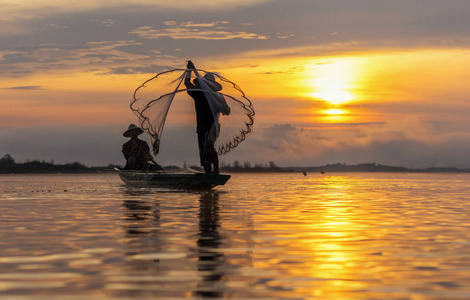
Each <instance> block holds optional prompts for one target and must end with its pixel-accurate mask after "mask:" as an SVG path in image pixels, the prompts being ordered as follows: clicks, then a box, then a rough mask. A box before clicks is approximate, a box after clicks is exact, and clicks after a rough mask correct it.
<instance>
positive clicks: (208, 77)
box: [203, 73, 222, 92]
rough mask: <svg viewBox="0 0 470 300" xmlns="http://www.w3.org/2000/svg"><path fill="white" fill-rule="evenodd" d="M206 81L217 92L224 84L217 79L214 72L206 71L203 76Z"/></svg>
mask: <svg viewBox="0 0 470 300" xmlns="http://www.w3.org/2000/svg"><path fill="white" fill-rule="evenodd" d="M203 79H204V82H205V83H206V84H207V85H208V86H209V87H210V88H211V89H212V90H213V91H215V92H218V91H220V90H221V89H222V85H220V83H218V82H217V81H215V76H214V74H212V73H206V75H204V77H203Z"/></svg>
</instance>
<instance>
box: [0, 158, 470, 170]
mask: <svg viewBox="0 0 470 300" xmlns="http://www.w3.org/2000/svg"><path fill="white" fill-rule="evenodd" d="M190 167H191V168H192V169H195V170H198V171H201V172H202V169H201V168H199V167H197V166H190ZM115 168H122V167H121V166H120V165H108V166H103V167H87V166H85V165H84V164H81V163H78V162H74V163H69V164H54V163H53V162H45V161H37V160H35V161H26V162H24V163H16V162H14V160H13V159H12V158H11V159H9V158H8V157H7V159H5V157H3V158H1V159H0V174H87V173H98V172H99V171H106V170H108V171H110V170H114V169H115ZM164 169H166V170H175V169H178V167H177V166H166V167H164ZM220 170H221V172H224V173H295V172H300V173H302V172H305V173H346V172H349V173H354V172H356V173H359V172H381V173H470V169H460V168H455V167H433V168H424V169H410V168H405V167H395V166H388V165H381V164H377V163H364V164H358V165H346V164H341V163H337V164H328V165H325V166H313V167H279V166H276V165H275V164H274V163H273V162H270V164H269V165H255V167H251V166H250V165H245V166H242V165H240V164H235V166H231V165H224V166H221V167H220Z"/></svg>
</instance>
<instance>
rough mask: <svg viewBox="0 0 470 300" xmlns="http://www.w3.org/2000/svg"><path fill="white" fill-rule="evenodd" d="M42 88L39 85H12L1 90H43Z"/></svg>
mask: <svg viewBox="0 0 470 300" xmlns="http://www.w3.org/2000/svg"><path fill="white" fill-rule="evenodd" d="M43 89H44V88H43V87H42V86H40V85H25V86H13V87H6V88H3V90H28V91H31V90H35V91H36V90H43Z"/></svg>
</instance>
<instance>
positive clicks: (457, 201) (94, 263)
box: [0, 173, 470, 299]
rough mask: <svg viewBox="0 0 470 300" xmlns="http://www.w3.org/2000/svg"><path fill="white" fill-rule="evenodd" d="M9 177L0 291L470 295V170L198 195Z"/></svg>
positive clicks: (282, 180) (237, 184)
mask: <svg viewBox="0 0 470 300" xmlns="http://www.w3.org/2000/svg"><path fill="white" fill-rule="evenodd" d="M7 179H8V180H9V181H8V184H7V185H0V188H1V189H2V190H3V191H4V194H5V195H6V196H5V197H4V198H3V199H2V200H0V206H1V207H0V209H1V210H2V212H4V216H5V217H4V218H3V220H2V227H0V238H1V239H0V241H1V246H2V247H1V248H0V267H1V269H2V274H0V296H25V297H28V296H32V295H35V296H37V295H42V296H44V297H46V298H48V297H61V296H63V295H81V296H88V297H91V298H99V299H115V298H124V299H127V298H128V299H149V298H151V299H164V298H165V297H167V298H171V299H201V298H216V299H224V298H237V299H253V298H256V299H467V298H470V282H469V280H468V278H470V260H469V258H470V254H469V253H470V251H469V250H470V234H469V231H468V228H470V221H468V215H469V213H470V202H469V201H467V200H468V191H469V188H470V183H469V182H470V180H469V179H470V176H469V175H465V174H464V175H457V174H454V175H423V174H343V175H329V174H325V175H321V174H308V176H303V175H302V174H298V173H288V174H262V175H259V174H256V175H254V174H234V175H233V177H232V179H231V181H230V182H229V184H228V185H226V186H224V187H220V188H219V189H217V190H215V191H212V192H197V193H186V192H174V191H159V190H152V189H137V190H136V189H127V188H125V187H123V186H122V185H121V184H120V182H119V181H118V180H117V179H109V178H106V179H104V178H103V177H94V178H91V179H90V178H87V177H83V176H82V177H80V176H78V177H77V176H76V177H64V178H61V177H52V178H49V179H47V178H39V179H37V178H36V179H34V178H30V177H28V178H20V179H21V180H19V181H15V180H13V179H12V178H10V177H8V178H7ZM51 179H53V180H52V181H51ZM25 180H30V185H29V186H27V187H26V188H25V185H24V182H25ZM100 180H101V181H100ZM4 182H7V181H4ZM51 182H53V185H54V186H53V187H47V189H45V188H44V187H45V186H47V185H48V184H49V185H51V184H52V183H51ZM20 183H21V184H20ZM40 189H41V190H51V191H50V192H49V191H48V192H36V191H37V190H40ZM65 191H66V192H65Z"/></svg>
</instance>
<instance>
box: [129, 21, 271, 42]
mask: <svg viewBox="0 0 470 300" xmlns="http://www.w3.org/2000/svg"><path fill="white" fill-rule="evenodd" d="M167 24H168V23H167ZM170 24H173V23H170ZM218 24H228V22H225V21H217V22H212V23H193V22H189V23H182V24H180V25H179V26H175V27H171V28H164V29H155V28H153V27H150V26H142V27H139V28H137V29H134V30H132V31H130V32H129V34H136V35H137V36H139V37H140V38H145V39H158V38H162V37H169V38H172V39H175V40H186V39H196V40H232V39H247V40H255V39H258V40H265V39H268V36H266V35H262V34H257V33H249V32H246V31H230V30H228V29H227V28H225V27H216V25H218Z"/></svg>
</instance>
